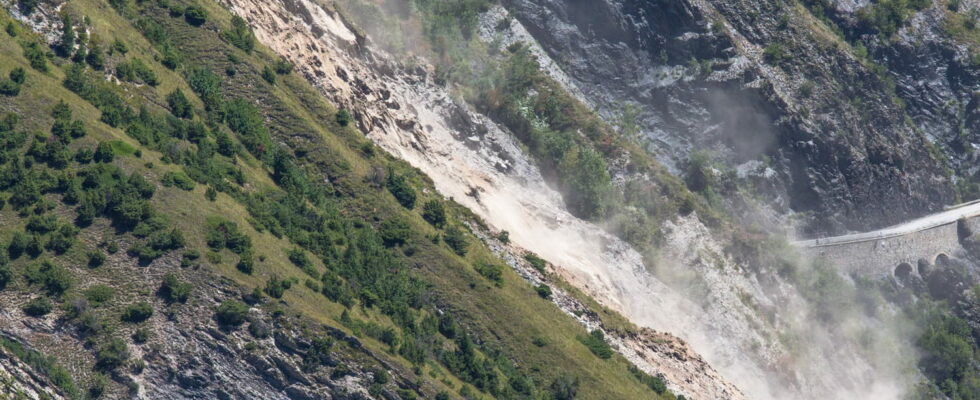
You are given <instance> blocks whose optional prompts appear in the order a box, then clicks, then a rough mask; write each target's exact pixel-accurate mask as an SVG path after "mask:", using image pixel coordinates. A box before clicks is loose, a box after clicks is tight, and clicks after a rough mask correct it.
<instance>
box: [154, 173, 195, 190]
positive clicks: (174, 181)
mask: <svg viewBox="0 0 980 400" xmlns="http://www.w3.org/2000/svg"><path fill="white" fill-rule="evenodd" d="M160 183H161V184H163V186H166V187H173V186H176V187H178V188H180V189H182V190H186V191H191V190H194V186H195V185H194V180H192V179H191V178H190V177H189V176H187V174H185V173H183V172H179V171H178V172H167V173H166V174H163V178H161V179H160Z"/></svg>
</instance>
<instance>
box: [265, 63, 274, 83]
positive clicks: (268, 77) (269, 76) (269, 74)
mask: <svg viewBox="0 0 980 400" xmlns="http://www.w3.org/2000/svg"><path fill="white" fill-rule="evenodd" d="M262 79H265V81H266V82H268V83H269V84H270V85H275V84H276V70H275V69H274V68H272V66H269V65H266V66H265V67H262Z"/></svg>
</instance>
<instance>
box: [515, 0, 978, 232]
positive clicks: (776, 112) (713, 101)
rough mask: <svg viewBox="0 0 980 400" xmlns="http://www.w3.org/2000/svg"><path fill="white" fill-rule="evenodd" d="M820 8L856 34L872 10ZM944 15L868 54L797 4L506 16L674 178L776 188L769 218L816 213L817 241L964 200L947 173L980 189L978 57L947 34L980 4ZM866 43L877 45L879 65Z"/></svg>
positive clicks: (609, 6)
mask: <svg viewBox="0 0 980 400" xmlns="http://www.w3.org/2000/svg"><path fill="white" fill-rule="evenodd" d="M809 3H815V4H818V5H819V4H825V3H830V4H827V5H828V7H830V6H831V5H833V6H836V7H838V8H839V9H840V10H841V11H840V13H841V14H842V18H844V17H846V18H848V19H849V20H850V21H852V22H853V24H855V25H856V24H857V22H856V20H857V16H856V14H857V13H858V10H860V9H862V8H865V7H859V6H855V5H853V4H852V3H851V2H845V1H839V2H819V1H813V2H809ZM929 3H930V4H931V5H930V6H929V7H928V8H927V9H926V10H924V11H922V12H919V13H916V14H915V16H914V17H912V19H911V22H910V23H909V26H907V27H905V28H902V29H901V30H899V32H898V33H897V34H896V37H897V39H895V40H889V39H888V38H879V37H878V36H875V35H874V34H873V33H872V34H865V35H862V36H860V37H859V38H858V39H857V40H855V39H854V37H857V36H858V33H859V32H855V33H854V34H849V35H846V36H847V37H846V38H845V37H844V35H841V34H838V33H835V31H834V29H838V30H839V28H837V27H836V26H835V25H834V23H832V22H829V21H828V23H824V22H822V21H821V20H819V19H818V18H816V17H814V15H813V14H812V13H811V12H810V11H809V10H808V9H807V8H805V7H804V6H803V5H801V4H799V3H797V2H792V1H790V2H786V1H764V2H756V1H690V2H667V3H665V2H647V1H600V2H593V3H580V2H572V3H569V2H561V1H555V2H549V1H523V0H515V1H505V2H504V4H505V5H506V6H507V8H508V10H509V11H511V13H512V14H513V15H514V17H515V18H517V20H519V21H520V22H521V23H522V25H524V26H525V27H526V28H527V30H528V31H529V32H530V33H531V35H532V36H533V37H534V38H535V39H536V40H537V41H538V42H539V43H541V44H542V46H543V48H544V49H545V50H546V51H547V53H548V54H549V55H550V56H551V57H552V58H554V59H555V60H556V61H557V63H558V65H559V66H560V67H561V68H562V70H564V71H565V73H566V74H567V75H568V76H570V77H572V82H573V83H574V84H575V87H576V88H577V89H579V90H580V91H581V93H582V95H583V97H584V99H585V100H587V101H589V102H591V103H593V104H595V105H596V106H597V107H598V108H599V110H600V111H601V113H602V114H603V115H604V116H605V117H606V118H607V119H608V120H611V121H612V120H615V119H617V118H619V117H620V115H621V114H622V113H623V111H624V107H626V106H627V105H635V106H637V107H638V113H637V114H636V115H635V118H636V119H637V122H638V123H639V124H640V126H641V127H642V134H643V135H645V136H647V137H649V138H650V140H651V143H650V146H649V147H650V148H651V149H652V150H653V151H654V152H655V153H656V154H659V155H660V156H661V157H660V158H661V159H662V160H665V161H667V162H670V164H672V165H673V166H674V168H675V170H677V171H679V170H682V169H683V168H684V162H685V161H686V160H687V158H688V157H689V156H690V154H691V153H692V152H694V151H705V152H709V153H710V154H711V155H712V156H713V157H717V158H719V159H721V160H723V161H724V165H726V166H727V168H730V169H733V170H738V171H739V175H742V177H743V178H747V179H749V180H750V181H755V180H758V181H762V182H761V183H759V184H757V187H758V188H757V189H756V190H758V191H760V192H762V195H763V196H764V197H767V198H768V201H767V202H768V203H769V204H770V206H772V207H775V208H776V209H777V210H780V211H781V212H784V213H785V212H791V211H792V212H797V213H801V214H802V218H803V223H804V224H803V228H804V232H805V234H807V235H810V234H820V233H826V232H838V231H842V230H861V229H864V228H868V227H873V226H884V225H888V224H891V223H896V222H899V221H902V220H904V219H906V218H908V217H909V216H914V215H920V214H924V213H927V212H928V211H931V210H936V209H938V208H939V207H941V206H942V205H944V204H948V203H950V202H952V201H954V198H955V197H956V196H955V195H954V192H955V191H954V182H953V179H954V178H953V176H951V175H950V174H949V172H947V169H946V168H947V167H945V165H948V164H947V162H948V160H954V161H953V165H949V167H952V168H953V171H955V173H956V174H958V175H959V176H960V177H962V178H965V179H969V178H970V177H971V176H972V174H973V172H974V171H973V169H972V166H968V165H963V164H962V161H958V160H969V159H971V157H972V155H971V154H972V153H973V151H972V145H968V143H972V142H971V141H975V140H974V139H969V137H972V135H975V133H976V132H977V129H976V126H975V125H974V122H971V121H973V117H970V116H971V115H973V114H974V113H975V112H976V111H975V109H976V100H975V98H974V96H975V95H974V93H975V92H976V91H977V90H978V89H980V79H978V78H980V77H978V72H977V71H978V64H977V60H976V58H975V56H972V55H971V54H974V53H975V52H976V50H975V48H974V49H973V50H972V51H971V49H970V47H969V46H968V45H964V44H961V43H957V42H956V41H955V40H953V39H951V38H950V35H949V33H948V32H947V31H946V28H945V27H946V25H948V24H958V23H961V22H960V20H959V19H958V18H961V17H960V15H965V16H966V18H971V15H973V14H971V12H970V10H971V9H973V8H971V7H975V4H972V3H971V2H962V6H961V7H960V10H959V13H960V14H956V13H952V12H950V11H948V10H946V8H945V7H944V5H943V3H944V2H929ZM862 5H867V4H866V3H862ZM844 10H846V11H844ZM865 11H867V10H865ZM849 32H851V30H849ZM848 40H850V42H848ZM862 40H863V42H862ZM851 43H855V45H854V46H858V47H861V48H862V50H861V51H865V50H863V48H864V46H866V45H865V44H863V43H868V44H867V46H868V49H869V50H870V54H871V56H870V58H868V57H869V56H868V55H866V54H862V53H861V51H858V50H855V47H854V46H852V45H851ZM859 43H860V44H859ZM858 44H859V45H858ZM865 52H867V51H865ZM906 54H909V55H914V56H909V57H906V56H904V55H906ZM876 62H878V63H881V65H883V67H879V65H877V64H875V63H876ZM908 117H911V118H912V120H911V121H910V120H909V118H908ZM971 132H972V133H971ZM964 135H965V136H964ZM938 149H943V151H939V150H938ZM957 166H960V167H961V168H956V167H957ZM766 171H773V172H774V174H769V173H767V172H766ZM770 188H772V189H770Z"/></svg>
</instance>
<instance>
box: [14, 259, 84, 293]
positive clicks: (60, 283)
mask: <svg viewBox="0 0 980 400" xmlns="http://www.w3.org/2000/svg"><path fill="white" fill-rule="evenodd" d="M24 277H25V278H27V282H28V283H30V284H32V285H38V286H40V287H41V288H43V289H44V290H46V291H47V292H48V293H49V294H51V295H53V296H60V295H61V294H63V293H64V292H65V291H66V290H68V288H70V287H71V285H72V280H73V279H72V276H71V272H69V271H68V269H66V268H65V267H62V266H60V265H57V264H55V263H53V262H51V261H48V260H45V261H42V262H40V263H38V264H32V265H30V266H29V267H28V268H27V271H26V272H25V273H24Z"/></svg>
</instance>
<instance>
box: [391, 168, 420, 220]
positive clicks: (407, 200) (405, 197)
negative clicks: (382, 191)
mask: <svg viewBox="0 0 980 400" xmlns="http://www.w3.org/2000/svg"><path fill="white" fill-rule="evenodd" d="M385 187H387V188H388V191H389V192H391V194H392V195H393V196H395V199H396V200H398V203H400V204H401V205H403V206H405V208H407V209H409V210H411V209H413V208H415V198H416V194H415V189H413V188H412V186H411V185H410V184H409V183H408V179H406V178H405V176H404V175H399V174H397V173H395V172H394V171H388V180H387V181H386V182H385Z"/></svg>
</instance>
